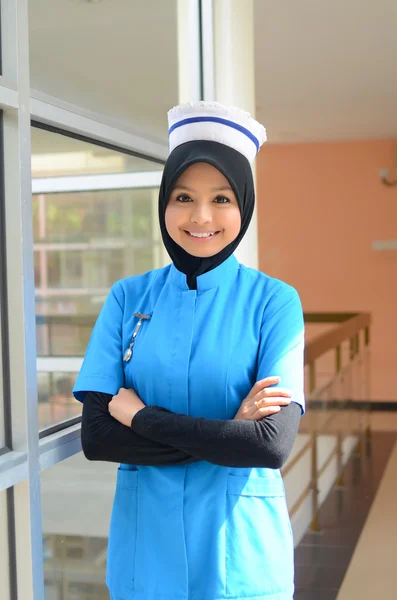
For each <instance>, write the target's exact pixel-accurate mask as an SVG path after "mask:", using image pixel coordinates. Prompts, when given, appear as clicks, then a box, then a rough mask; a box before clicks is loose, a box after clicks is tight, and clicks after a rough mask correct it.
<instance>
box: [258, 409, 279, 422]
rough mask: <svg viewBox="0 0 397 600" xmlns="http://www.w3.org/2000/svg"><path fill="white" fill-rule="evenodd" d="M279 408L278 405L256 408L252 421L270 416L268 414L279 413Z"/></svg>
mask: <svg viewBox="0 0 397 600" xmlns="http://www.w3.org/2000/svg"><path fill="white" fill-rule="evenodd" d="M280 410H281V408H280V407H279V406H267V407H266V408H258V410H257V411H256V412H255V413H254V415H253V416H252V420H253V421H259V420H260V419H263V418H264V417H270V415H275V414H276V413H279V412H280Z"/></svg>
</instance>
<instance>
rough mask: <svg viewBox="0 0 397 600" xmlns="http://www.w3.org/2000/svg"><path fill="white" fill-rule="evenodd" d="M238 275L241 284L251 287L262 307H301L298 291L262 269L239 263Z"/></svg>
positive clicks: (273, 310) (272, 308) (272, 310)
mask: <svg viewBox="0 0 397 600" xmlns="http://www.w3.org/2000/svg"><path fill="white" fill-rule="evenodd" d="M240 277H241V281H242V282H243V284H244V285H245V286H247V287H249V288H251V290H252V292H253V293H254V294H255V295H258V296H259V297H260V298H261V303H262V306H263V309H267V310H270V311H271V312H277V310H278V309H280V308H282V307H284V306H285V305H291V306H297V307H298V308H301V301H300V297H299V293H298V291H297V290H296V288H294V287H293V286H292V285H290V284H288V283H286V282H285V281H282V280H281V279H277V278H276V277H270V275H267V274H266V273H263V272H262V271H257V270H256V269H251V268H250V267H246V266H245V265H242V264H241V265H240Z"/></svg>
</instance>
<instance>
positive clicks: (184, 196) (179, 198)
mask: <svg viewBox="0 0 397 600" xmlns="http://www.w3.org/2000/svg"><path fill="white" fill-rule="evenodd" d="M175 200H176V201H177V202H191V201H192V199H191V197H190V196H188V195H187V194H179V196H177V197H176V198H175Z"/></svg>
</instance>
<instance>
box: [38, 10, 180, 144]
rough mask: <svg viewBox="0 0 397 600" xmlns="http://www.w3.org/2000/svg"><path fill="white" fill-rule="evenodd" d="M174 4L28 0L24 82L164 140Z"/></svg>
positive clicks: (173, 100) (173, 61) (173, 57)
mask: <svg viewBox="0 0 397 600" xmlns="http://www.w3.org/2000/svg"><path fill="white" fill-rule="evenodd" d="M177 4H178V2H177V0H161V2H159V1H158V0H145V1H144V2H142V0H118V2H117V3H116V6H115V4H114V3H113V2H88V1H86V2H53V0H30V2H29V28H30V29H29V44H30V79H31V86H32V88H34V89H37V90H40V91H41V92H45V93H46V94H49V95H50V96H55V97H57V98H60V99H62V100H66V101H68V102H71V103H73V104H76V105H78V106H82V107H84V108H87V109H89V110H92V111H95V112H99V113H102V114H106V115H110V116H111V117H113V118H117V119H121V120H123V121H125V122H129V123H133V124H134V125H135V126H136V127H138V128H139V129H141V130H143V131H145V132H147V133H149V134H151V135H153V136H155V137H156V138H161V139H163V140H166V138H167V122H166V118H165V115H166V111H167V110H168V109H169V108H170V107H172V106H175V105H176V104H178V35H177V20H178V19H177ZM54 48H56V52H54Z"/></svg>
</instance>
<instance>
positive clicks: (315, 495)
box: [310, 431, 319, 532]
mask: <svg viewBox="0 0 397 600" xmlns="http://www.w3.org/2000/svg"><path fill="white" fill-rule="evenodd" d="M311 479H312V486H311V487H312V522H311V527H310V528H311V530H312V531H314V532H318V530H319V526H318V468H317V433H316V432H315V431H314V432H313V433H312V477H311Z"/></svg>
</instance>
